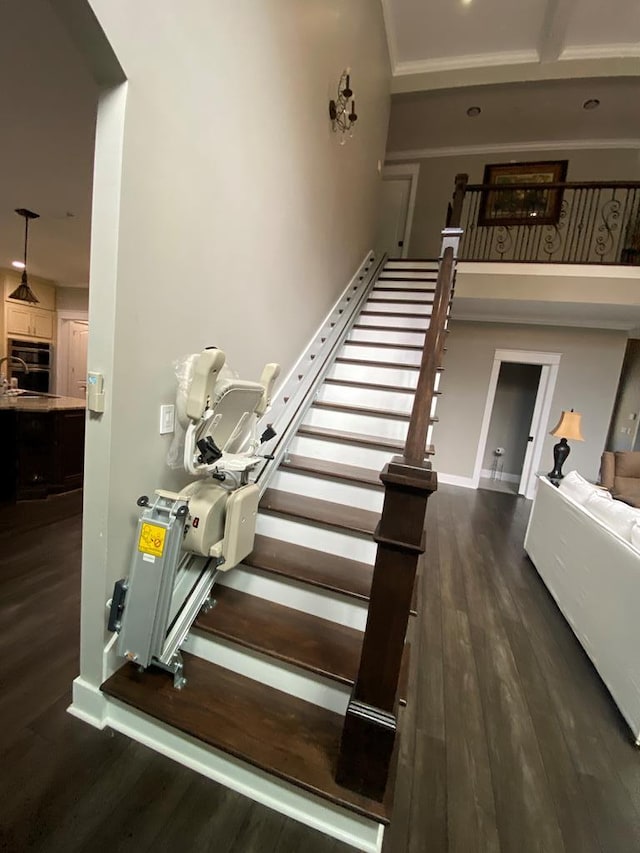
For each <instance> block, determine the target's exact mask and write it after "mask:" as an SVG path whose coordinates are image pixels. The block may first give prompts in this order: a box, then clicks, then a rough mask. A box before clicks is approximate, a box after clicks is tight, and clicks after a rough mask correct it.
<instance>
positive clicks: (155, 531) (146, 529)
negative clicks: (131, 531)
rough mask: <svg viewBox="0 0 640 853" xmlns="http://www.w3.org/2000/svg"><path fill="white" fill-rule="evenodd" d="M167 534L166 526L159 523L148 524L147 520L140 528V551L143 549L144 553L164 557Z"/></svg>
mask: <svg viewBox="0 0 640 853" xmlns="http://www.w3.org/2000/svg"><path fill="white" fill-rule="evenodd" d="M166 535H167V529H166V527H159V526H158V525H157V524H148V523H147V522H146V521H145V522H143V524H142V527H141V528H140V539H139V540H138V551H142V553H143V554H151V555H152V556H153V557H162V552H163V551H164V539H165V536H166Z"/></svg>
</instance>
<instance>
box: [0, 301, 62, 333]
mask: <svg viewBox="0 0 640 853" xmlns="http://www.w3.org/2000/svg"><path fill="white" fill-rule="evenodd" d="M52 328H53V325H52ZM7 335H9V336H11V335H17V336H22V337H30V335H31V308H29V307H28V306H26V305H14V304H13V303H11V304H7Z"/></svg>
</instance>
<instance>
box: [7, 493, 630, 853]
mask: <svg viewBox="0 0 640 853" xmlns="http://www.w3.org/2000/svg"><path fill="white" fill-rule="evenodd" d="M529 508H530V504H528V503H527V502H526V501H524V500H523V499H521V498H517V497H515V496H512V495H508V494H501V493H497V492H488V491H486V492H485V491H478V492H472V491H468V490H463V489H454V488H452V487H446V486H443V487H441V488H440V490H439V492H438V494H437V495H436V496H435V497H434V498H433V500H432V501H431V502H430V506H429V512H428V525H427V527H428V539H427V544H428V551H427V554H428V556H427V559H425V562H424V565H423V574H422V580H421V584H420V597H421V599H422V603H421V607H420V616H419V617H418V619H416V620H415V621H413V622H412V626H413V627H412V637H411V642H412V654H411V664H410V668H411V675H410V682H411V687H410V702H409V705H408V707H407V709H406V710H405V712H404V715H403V725H404V737H403V740H402V745H401V751H400V767H399V772H398V780H399V781H398V790H397V794H396V805H395V812H394V816H393V820H392V824H391V827H390V829H389V830H388V832H387V836H386V840H385V847H384V850H385V853H432V852H433V853H453V851H456V853H473V851H477V853H493V851H501V853H634V851H640V753H639V752H638V751H637V750H636V748H635V747H634V746H633V744H632V742H631V737H630V734H629V732H628V730H627V728H626V725H625V723H624V721H623V720H622V718H621V717H620V715H619V713H618V712H617V710H616V708H615V705H614V704H613V702H612V700H611V699H610V697H609V695H608V693H607V691H606V689H605V688H604V686H603V684H602V682H601V681H600V679H599V678H598V676H597V675H596V673H595V671H594V669H593V667H592V666H591V664H590V662H589V660H588V659H587V657H586V656H585V654H584V653H583V652H582V649H581V648H580V646H579V644H578V642H577V641H576V639H575V637H574V636H573V633H572V631H571V629H570V628H569V626H568V625H567V624H566V622H565V621H564V619H563V618H562V616H561V615H560V614H559V612H558V610H557V608H556V606H555V603H554V602H553V600H552V598H551V597H550V596H549V594H548V593H547V591H546V589H545V587H544V585H543V584H542V582H541V581H540V579H539V577H538V575H537V573H536V572H535V570H534V568H533V567H532V565H531V564H530V562H529V561H528V559H527V558H526V557H525V556H524V554H523V552H522V541H523V538H524V529H525V525H526V521H527V517H528V513H529ZM77 509H78V506H77V505H76V504H74V505H70V507H69V511H70V512H73V511H74V510H77ZM47 512H49V515H48V516H47ZM58 515H59V513H58V512H56V513H53V514H51V512H50V510H43V509H42V508H39V507H38V506H37V505H32V506H30V507H26V508H25V507H22V508H21V509H20V511H19V512H16V511H12V510H11V509H10V508H3V509H1V510H0V565H1V569H0V636H1V638H2V651H3V655H2V664H1V667H2V678H1V682H2V690H1V691H0V767H1V768H2V773H1V774H0V804H1V805H0V850H2V851H11V853H21V851H27V850H29V851H34V850H35V851H52V853H58V851H65V853H73V851H86V850H91V851H98V852H99V851H103V850H104V851H108V850H109V851H111V850H114V849H115V850H118V851H129V850H131V851H134V850H135V851H147V850H148V851H151V850H153V851H176V850H181V851H182V850H188V851H211V850H215V851H216V853H252V851H256V853H258V851H260V853H302V852H303V851H304V853H347V851H348V850H349V849H350V848H347V847H346V846H345V845H343V844H340V843H338V842H335V841H333V840H332V839H329V838H327V837H325V836H323V835H321V834H319V833H317V832H314V831H312V830H309V829H307V828H305V827H303V826H300V825H298V824H296V823H294V822H293V821H291V820H288V819H287V818H284V817H283V816H281V815H278V814H276V813H275V812H272V811H270V810H269V809H266V808H264V807H262V806H259V805H257V804H254V803H252V802H250V801H249V800H247V799H245V798H243V797H241V796H239V795H238V794H235V793H233V792H231V791H229V790H226V789H224V788H222V787H221V786H219V785H217V784H215V783H213V782H211V781H209V780H206V779H204V778H201V777H199V776H198V775H197V774H195V773H193V772H191V771H189V770H187V769H185V768H183V767H181V766H179V765H177V764H174V763H173V762H171V761H169V760H168V759H166V758H163V757H162V756H159V755H156V754H155V753H154V752H152V751H151V750H149V749H147V748H145V747H143V746H142V745H140V744H137V743H134V742H132V741H129V740H128V739H127V738H125V737H123V736H121V735H119V734H112V733H110V732H98V731H96V730H94V729H92V728H91V727H89V726H87V725H85V724H83V723H81V722H80V721H78V720H76V719H75V718H73V717H70V716H69V715H68V714H66V712H65V711H66V707H67V705H68V704H69V701H70V685H71V681H72V679H73V677H74V676H75V674H76V672H77V668H78V621H79V564H80V516H79V515H77V514H76V515H71V516H70V517H68V518H66V519H61V520H60V519H59V518H58ZM52 518H53V519H55V520H54V521H53V522H52V523H50V524H48V525H46V526H39V525H41V524H42V523H43V521H47V520H51V519H52ZM26 519H31V521H30V522H29V523H25V520H26ZM35 527H37V528H38V529H37V533H36V534H35V535H34V528H35Z"/></svg>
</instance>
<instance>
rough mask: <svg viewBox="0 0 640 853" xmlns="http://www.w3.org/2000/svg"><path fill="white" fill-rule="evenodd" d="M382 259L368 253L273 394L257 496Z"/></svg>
mask: <svg viewBox="0 0 640 853" xmlns="http://www.w3.org/2000/svg"><path fill="white" fill-rule="evenodd" d="M386 260H387V255H386V254H384V255H380V256H376V255H374V254H373V253H370V254H369V255H368V257H367V258H366V260H365V261H364V263H363V264H362V265H361V267H360V269H359V270H358V272H357V273H356V274H355V276H354V277H353V279H352V280H351V282H350V283H349V285H348V286H347V288H346V289H345V290H344V291H343V293H342V296H341V297H340V299H339V300H338V302H337V303H336V304H335V306H334V308H333V309H332V311H331V313H330V314H329V316H328V317H327V319H326V321H325V322H324V323H323V325H322V327H321V328H320V330H319V331H318V332H317V334H316V336H315V337H314V339H313V340H312V342H311V344H310V345H309V346H308V347H307V349H306V350H305V352H304V353H303V355H302V357H301V358H300V359H299V361H298V362H297V364H296V365H295V366H294V368H293V370H292V371H291V373H290V374H289V376H288V377H287V379H286V380H285V382H284V383H283V384H282V386H281V387H280V388H279V389H278V393H277V394H276V395H274V399H273V400H272V404H271V409H270V411H269V412H268V414H267V415H266V416H265V417H263V418H262V420H261V421H260V422H259V424H258V429H259V430H263V429H266V428H267V426H272V427H273V429H274V430H275V432H276V436H275V437H274V438H273V439H271V440H270V441H269V442H266V443H265V445H264V448H263V449H264V451H265V455H267V456H268V457H269V458H267V460H266V462H265V464H264V466H263V467H262V468H261V469H260V470H259V471H258V473H257V476H256V477H255V483H256V485H257V486H258V488H259V490H260V495H261V496H262V494H263V493H264V491H265V490H266V488H267V486H268V485H269V479H270V478H271V476H272V475H273V474H274V473H275V472H276V470H277V468H278V466H279V464H280V462H281V461H282V459H283V457H284V456H285V454H286V451H287V447H288V445H289V443H290V441H291V439H292V438H293V436H294V435H295V433H296V431H297V429H298V427H299V426H300V424H301V423H302V421H303V419H304V416H305V415H306V413H307V410H308V408H309V406H310V405H311V403H312V402H313V400H314V397H315V394H316V391H317V389H318V388H319V387H320V385H321V384H322V381H323V380H324V378H325V376H326V375H327V373H328V372H329V370H330V369H331V366H332V364H333V360H334V358H335V356H336V355H337V354H338V352H339V350H340V348H341V347H342V345H343V344H344V342H345V340H346V338H347V335H348V334H349V332H350V331H351V327H352V325H353V323H354V322H355V319H356V317H357V316H358V314H359V313H360V310H361V308H362V306H363V304H364V303H365V302H366V300H367V299H368V297H369V294H370V292H371V290H372V289H373V286H374V285H375V283H376V281H377V278H378V276H379V274H380V272H381V271H382V269H383V267H384V265H385V263H386Z"/></svg>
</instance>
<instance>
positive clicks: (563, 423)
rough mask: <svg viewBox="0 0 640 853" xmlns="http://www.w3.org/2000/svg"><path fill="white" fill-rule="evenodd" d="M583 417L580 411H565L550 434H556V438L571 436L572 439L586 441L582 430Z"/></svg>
mask: <svg viewBox="0 0 640 853" xmlns="http://www.w3.org/2000/svg"><path fill="white" fill-rule="evenodd" d="M581 418H582V415H581V414H580V412H574V411H573V409H571V411H570V412H563V413H562V414H561V415H560V420H559V421H558V424H557V426H556V427H555V429H552V430H551V432H550V433H549V435H554V436H555V437H556V438H570V439H571V440H572V441H584V437H583V435H582V432H581V431H580V420H581Z"/></svg>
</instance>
